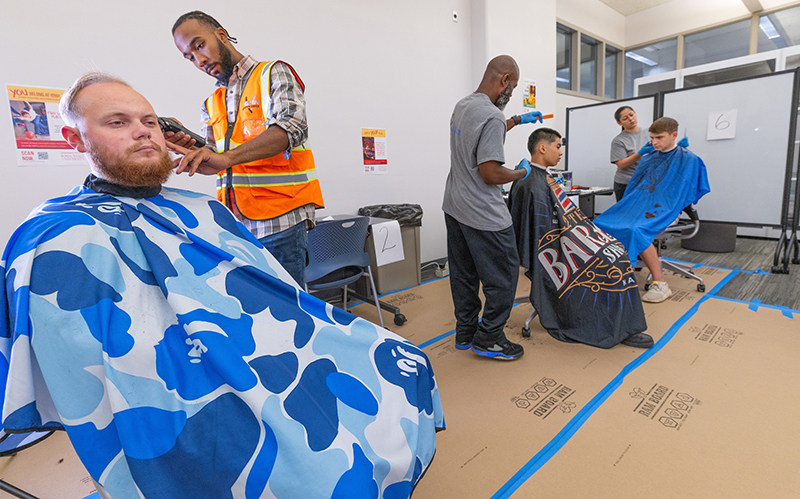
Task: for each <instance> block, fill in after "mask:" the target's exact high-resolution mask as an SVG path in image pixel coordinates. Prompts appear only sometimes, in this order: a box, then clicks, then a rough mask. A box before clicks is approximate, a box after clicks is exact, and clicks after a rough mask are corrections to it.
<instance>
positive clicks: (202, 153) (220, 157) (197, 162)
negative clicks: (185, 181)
mask: <svg viewBox="0 0 800 499" xmlns="http://www.w3.org/2000/svg"><path fill="white" fill-rule="evenodd" d="M167 149H169V150H170V151H173V152H176V153H178V154H183V157H182V158H178V159H176V160H174V161H173V162H172V167H173V168H177V169H176V170H175V174H176V175H180V174H181V173H183V172H186V171H188V172H189V176H190V177H191V176H192V175H194V174H195V173H200V174H202V175H216V174H217V173H219V172H221V171H222V170H225V169H227V168H230V167H231V166H233V165H232V164H230V161H228V158H227V156H225V155H224V154H219V153H215V152H214V151H212V150H211V149H208V148H207V147H200V148H196V149H187V148H185V147H182V146H179V145H175V144H173V143H171V142H167Z"/></svg>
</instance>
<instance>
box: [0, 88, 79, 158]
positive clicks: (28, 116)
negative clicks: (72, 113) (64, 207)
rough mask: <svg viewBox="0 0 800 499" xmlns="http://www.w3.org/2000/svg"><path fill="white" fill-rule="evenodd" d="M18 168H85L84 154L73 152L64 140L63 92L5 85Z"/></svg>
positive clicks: (52, 89)
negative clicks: (73, 166)
mask: <svg viewBox="0 0 800 499" xmlns="http://www.w3.org/2000/svg"><path fill="white" fill-rule="evenodd" d="M6 88H7V89H8V104H9V107H10V109H11V121H12V123H13V127H14V142H15V148H14V149H15V151H16V155H17V166H40V165H51V166H63V165H85V164H86V159H84V157H83V154H80V153H78V152H77V151H75V150H74V149H72V148H71V147H70V146H69V144H67V142H66V141H65V140H64V139H63V138H62V137H61V127H62V126H64V124H65V123H64V121H63V120H62V119H61V115H60V114H59V113H58V102H59V100H61V94H63V93H64V90H59V89H54V88H42V87H32V86H20V85H6Z"/></svg>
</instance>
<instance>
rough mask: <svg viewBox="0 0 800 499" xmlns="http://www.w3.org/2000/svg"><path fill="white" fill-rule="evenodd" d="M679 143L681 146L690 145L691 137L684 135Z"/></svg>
mask: <svg viewBox="0 0 800 499" xmlns="http://www.w3.org/2000/svg"><path fill="white" fill-rule="evenodd" d="M678 145H679V146H681V147H689V137H684V138H682V139H681V140H679V141H678Z"/></svg>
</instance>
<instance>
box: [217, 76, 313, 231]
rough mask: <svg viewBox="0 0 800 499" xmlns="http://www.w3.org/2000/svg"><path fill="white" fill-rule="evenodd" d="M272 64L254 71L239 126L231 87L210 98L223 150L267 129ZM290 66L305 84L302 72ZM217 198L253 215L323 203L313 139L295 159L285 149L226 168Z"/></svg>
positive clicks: (277, 213)
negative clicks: (229, 100) (230, 106)
mask: <svg viewBox="0 0 800 499" xmlns="http://www.w3.org/2000/svg"><path fill="white" fill-rule="evenodd" d="M272 64H274V63H269V62H261V63H258V64H257V65H256V66H255V67H254V68H253V69H252V70H251V71H250V74H249V75H248V76H247V81H246V82H245V83H244V88H243V89H242V92H241V95H240V99H239V102H238V104H237V106H238V109H237V115H236V116H237V120H236V122H235V123H234V126H233V127H229V126H228V125H229V124H228V116H227V106H226V101H225V89H224V88H218V89H217V90H216V91H215V92H214V94H212V95H211V97H209V98H208V99H207V100H206V109H207V110H208V113H209V116H210V117H211V119H210V120H209V122H208V124H209V125H211V126H212V127H213V130H214V139H215V143H216V146H217V151H218V152H224V151H227V150H230V149H234V148H236V147H237V146H239V145H241V144H243V143H244V142H247V141H248V140H250V139H253V138H255V137H257V136H258V135H259V134H261V133H263V132H264V130H266V126H265V121H266V119H265V118H264V106H263V103H264V102H267V103H269V99H270V96H269V95H262V94H261V92H262V77H263V75H265V74H266V75H267V78H269V71H270V70H271V68H272ZM287 66H288V64H287ZM288 67H289V68H290V69H291V71H292V73H293V74H294V76H295V78H296V79H297V82H298V84H299V85H300V86H301V88H303V89H304V88H305V87H304V86H303V83H302V81H301V80H300V78H299V76H297V73H295V72H294V69H292V68H291V66H288ZM267 83H269V81H267ZM264 89H265V90H266V91H267V92H269V89H270V85H269V84H267V85H264ZM267 105H268V104H267ZM231 190H232V192H230V191H231ZM217 198H218V199H219V200H220V201H222V202H224V203H225V204H226V205H227V206H228V207H229V208H231V209H232V210H233V211H236V210H234V207H233V205H234V203H235V205H236V208H237V209H238V211H239V212H240V213H242V214H243V215H244V216H246V217H247V218H250V219H252V220H264V219H269V218H275V217H277V216H280V215H283V214H284V213H287V212H289V211H291V210H293V209H295V208H298V207H300V206H304V205H307V204H314V205H315V206H316V207H317V208H322V207H323V201H322V192H321V190H320V187H319V180H317V172H316V169H315V167H314V156H313V154H312V152H311V149H310V147H308V143H307V142H306V143H305V144H303V145H302V146H299V147H296V148H294V149H292V155H291V157H290V158H289V160H286V159H284V156H283V153H279V154H277V155H275V156H273V157H271V158H266V159H263V160H258V161H252V162H250V163H243V164H240V165H235V166H233V167H232V168H230V169H228V170H227V171H224V172H220V174H219V175H218V176H217Z"/></svg>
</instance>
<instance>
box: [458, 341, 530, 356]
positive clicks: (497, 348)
mask: <svg viewBox="0 0 800 499" xmlns="http://www.w3.org/2000/svg"><path fill="white" fill-rule="evenodd" d="M471 348H472V351H473V352H475V353H477V354H478V355H483V356H484V357H491V358H493V359H497V360H516V359H518V358H520V357H522V354H524V353H525V350H523V349H522V345H517V344H516V343H511V342H510V341H508V340H507V339H506V338H505V337H501V338H500V339H498V340H496V341H494V342H493V343H492V344H491V345H486V344H483V343H481V342H479V341H478V340H477V338H476V339H473V340H472V347H471Z"/></svg>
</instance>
